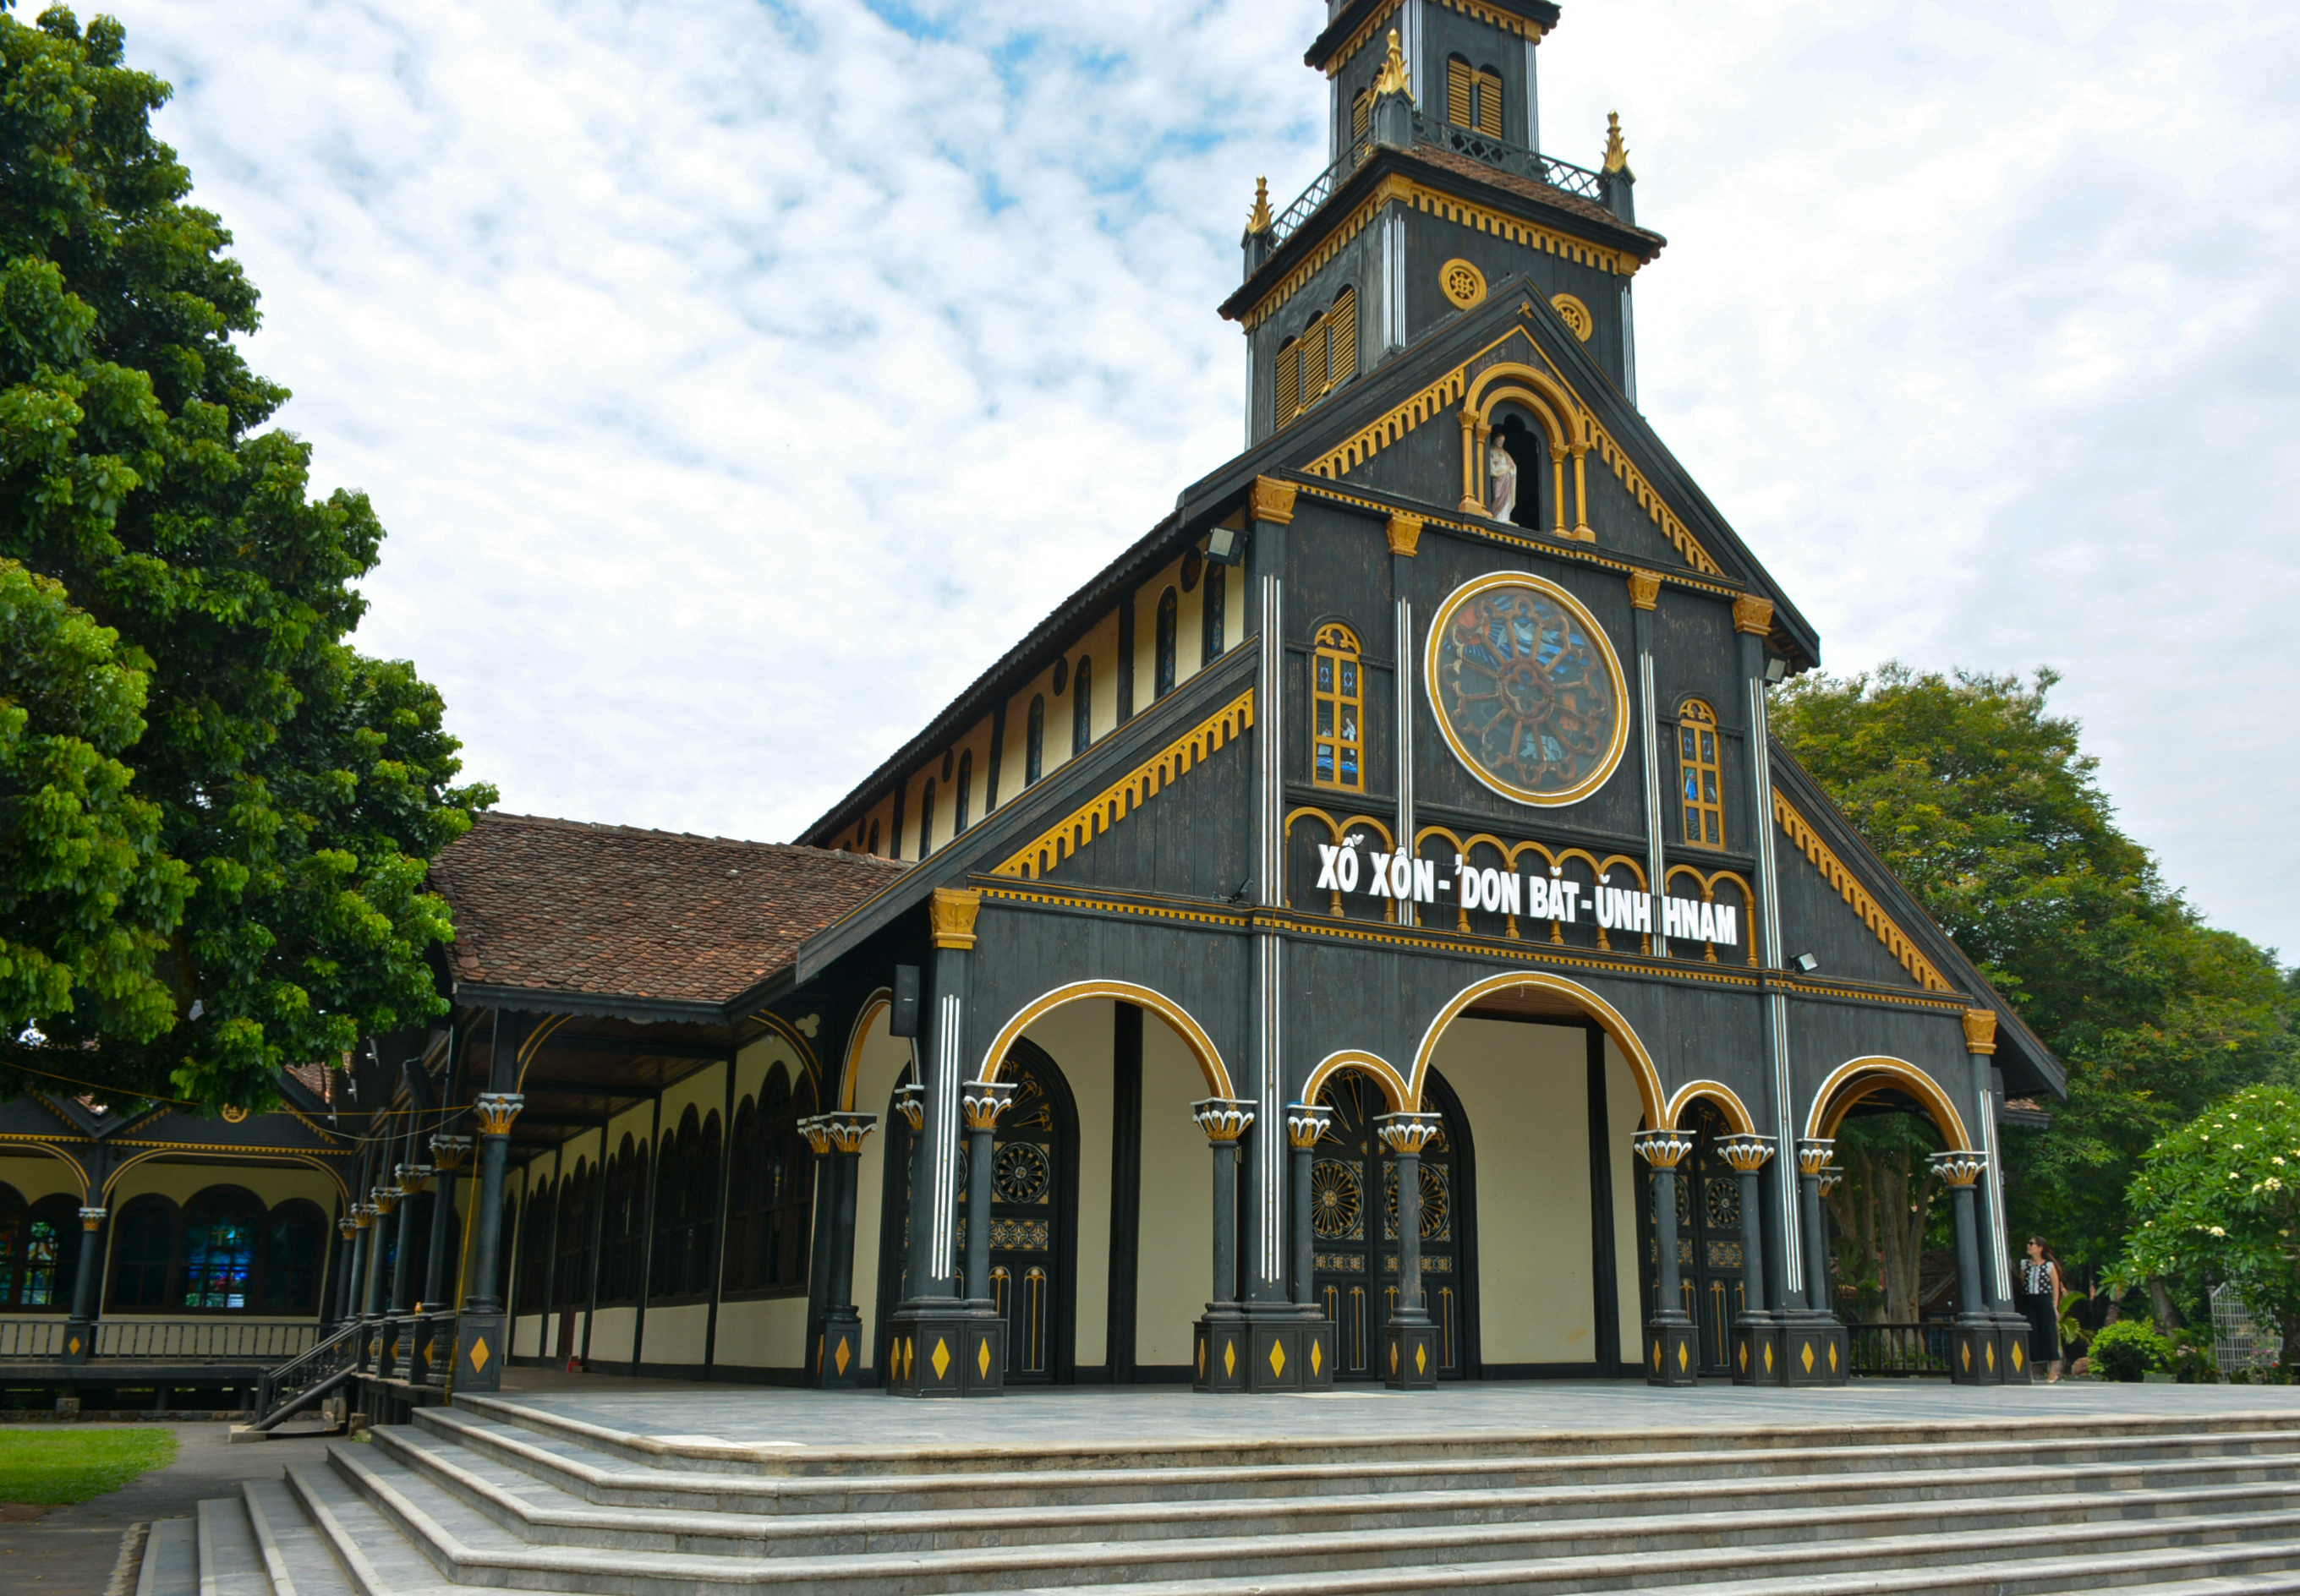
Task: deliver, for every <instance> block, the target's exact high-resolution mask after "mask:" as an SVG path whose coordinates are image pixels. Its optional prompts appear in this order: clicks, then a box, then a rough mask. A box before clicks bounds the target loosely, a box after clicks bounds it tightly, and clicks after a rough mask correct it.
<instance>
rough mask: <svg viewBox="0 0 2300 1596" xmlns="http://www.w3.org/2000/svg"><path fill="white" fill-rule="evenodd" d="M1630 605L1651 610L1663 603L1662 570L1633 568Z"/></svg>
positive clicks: (1638, 608) (1630, 575)
mask: <svg viewBox="0 0 2300 1596" xmlns="http://www.w3.org/2000/svg"><path fill="white" fill-rule="evenodd" d="M1660 603H1661V572H1659V571H1657V570H1633V571H1631V572H1630V573H1629V607H1630V608H1631V609H1633V610H1651V609H1654V608H1656V607H1657V606H1658V605H1659V604H1660Z"/></svg>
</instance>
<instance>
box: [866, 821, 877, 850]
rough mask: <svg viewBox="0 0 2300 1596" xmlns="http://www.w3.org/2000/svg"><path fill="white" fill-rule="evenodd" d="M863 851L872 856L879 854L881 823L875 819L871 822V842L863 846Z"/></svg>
mask: <svg viewBox="0 0 2300 1596" xmlns="http://www.w3.org/2000/svg"><path fill="white" fill-rule="evenodd" d="M862 851H863V852H866V853H871V854H876V853H877V852H879V822H878V820H877V819H875V818H874V819H872V820H871V840H870V841H869V842H868V843H866V844H863V849H862Z"/></svg>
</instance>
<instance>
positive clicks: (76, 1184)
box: [0, 1152, 335, 1218]
mask: <svg viewBox="0 0 2300 1596" xmlns="http://www.w3.org/2000/svg"><path fill="white" fill-rule="evenodd" d="M0 1182H4V1183H5V1184H7V1185H12V1186H13V1187H15V1188H16V1195H18V1196H19V1197H21V1198H22V1199H23V1200H24V1201H27V1202H37V1201H39V1200H40V1199H41V1198H43V1197H54V1196H56V1195H58V1194H60V1193H61V1194H62V1195H63V1196H66V1197H73V1198H77V1197H79V1196H80V1195H81V1194H82V1193H83V1192H84V1191H85V1190H86V1188H85V1187H84V1186H83V1185H81V1183H80V1175H79V1170H77V1169H75V1168H72V1167H71V1165H70V1164H67V1163H65V1162H64V1161H63V1160H62V1159H60V1158H54V1157H51V1156H50V1155H48V1154H47V1153H45V1152H36V1153H33V1154H31V1155H30V1156H29V1157H25V1158H15V1157H9V1158H0ZM334 1211H335V1210H334V1209H329V1218H333V1217H334Z"/></svg>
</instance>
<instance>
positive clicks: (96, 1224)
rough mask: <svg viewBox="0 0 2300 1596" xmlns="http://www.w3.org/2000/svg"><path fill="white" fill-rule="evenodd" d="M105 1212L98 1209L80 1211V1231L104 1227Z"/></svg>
mask: <svg viewBox="0 0 2300 1596" xmlns="http://www.w3.org/2000/svg"><path fill="white" fill-rule="evenodd" d="M106 1211H107V1210H105V1209H100V1208H84V1209H80V1210H79V1227H80V1228H81V1229H82V1230H99V1229H102V1228H103V1226H104V1214H105V1212H106Z"/></svg>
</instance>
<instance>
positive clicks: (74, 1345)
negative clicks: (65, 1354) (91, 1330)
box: [65, 1335, 79, 1358]
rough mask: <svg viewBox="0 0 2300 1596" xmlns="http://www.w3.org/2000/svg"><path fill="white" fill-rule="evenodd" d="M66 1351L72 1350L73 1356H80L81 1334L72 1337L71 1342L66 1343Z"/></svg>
mask: <svg viewBox="0 0 2300 1596" xmlns="http://www.w3.org/2000/svg"><path fill="white" fill-rule="evenodd" d="M65 1351H69V1352H70V1353H71V1355H72V1356H73V1357H75V1358H77V1357H79V1336H77V1335H75V1336H73V1337H72V1338H71V1342H69V1343H68V1344H67V1345H66V1347H65Z"/></svg>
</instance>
